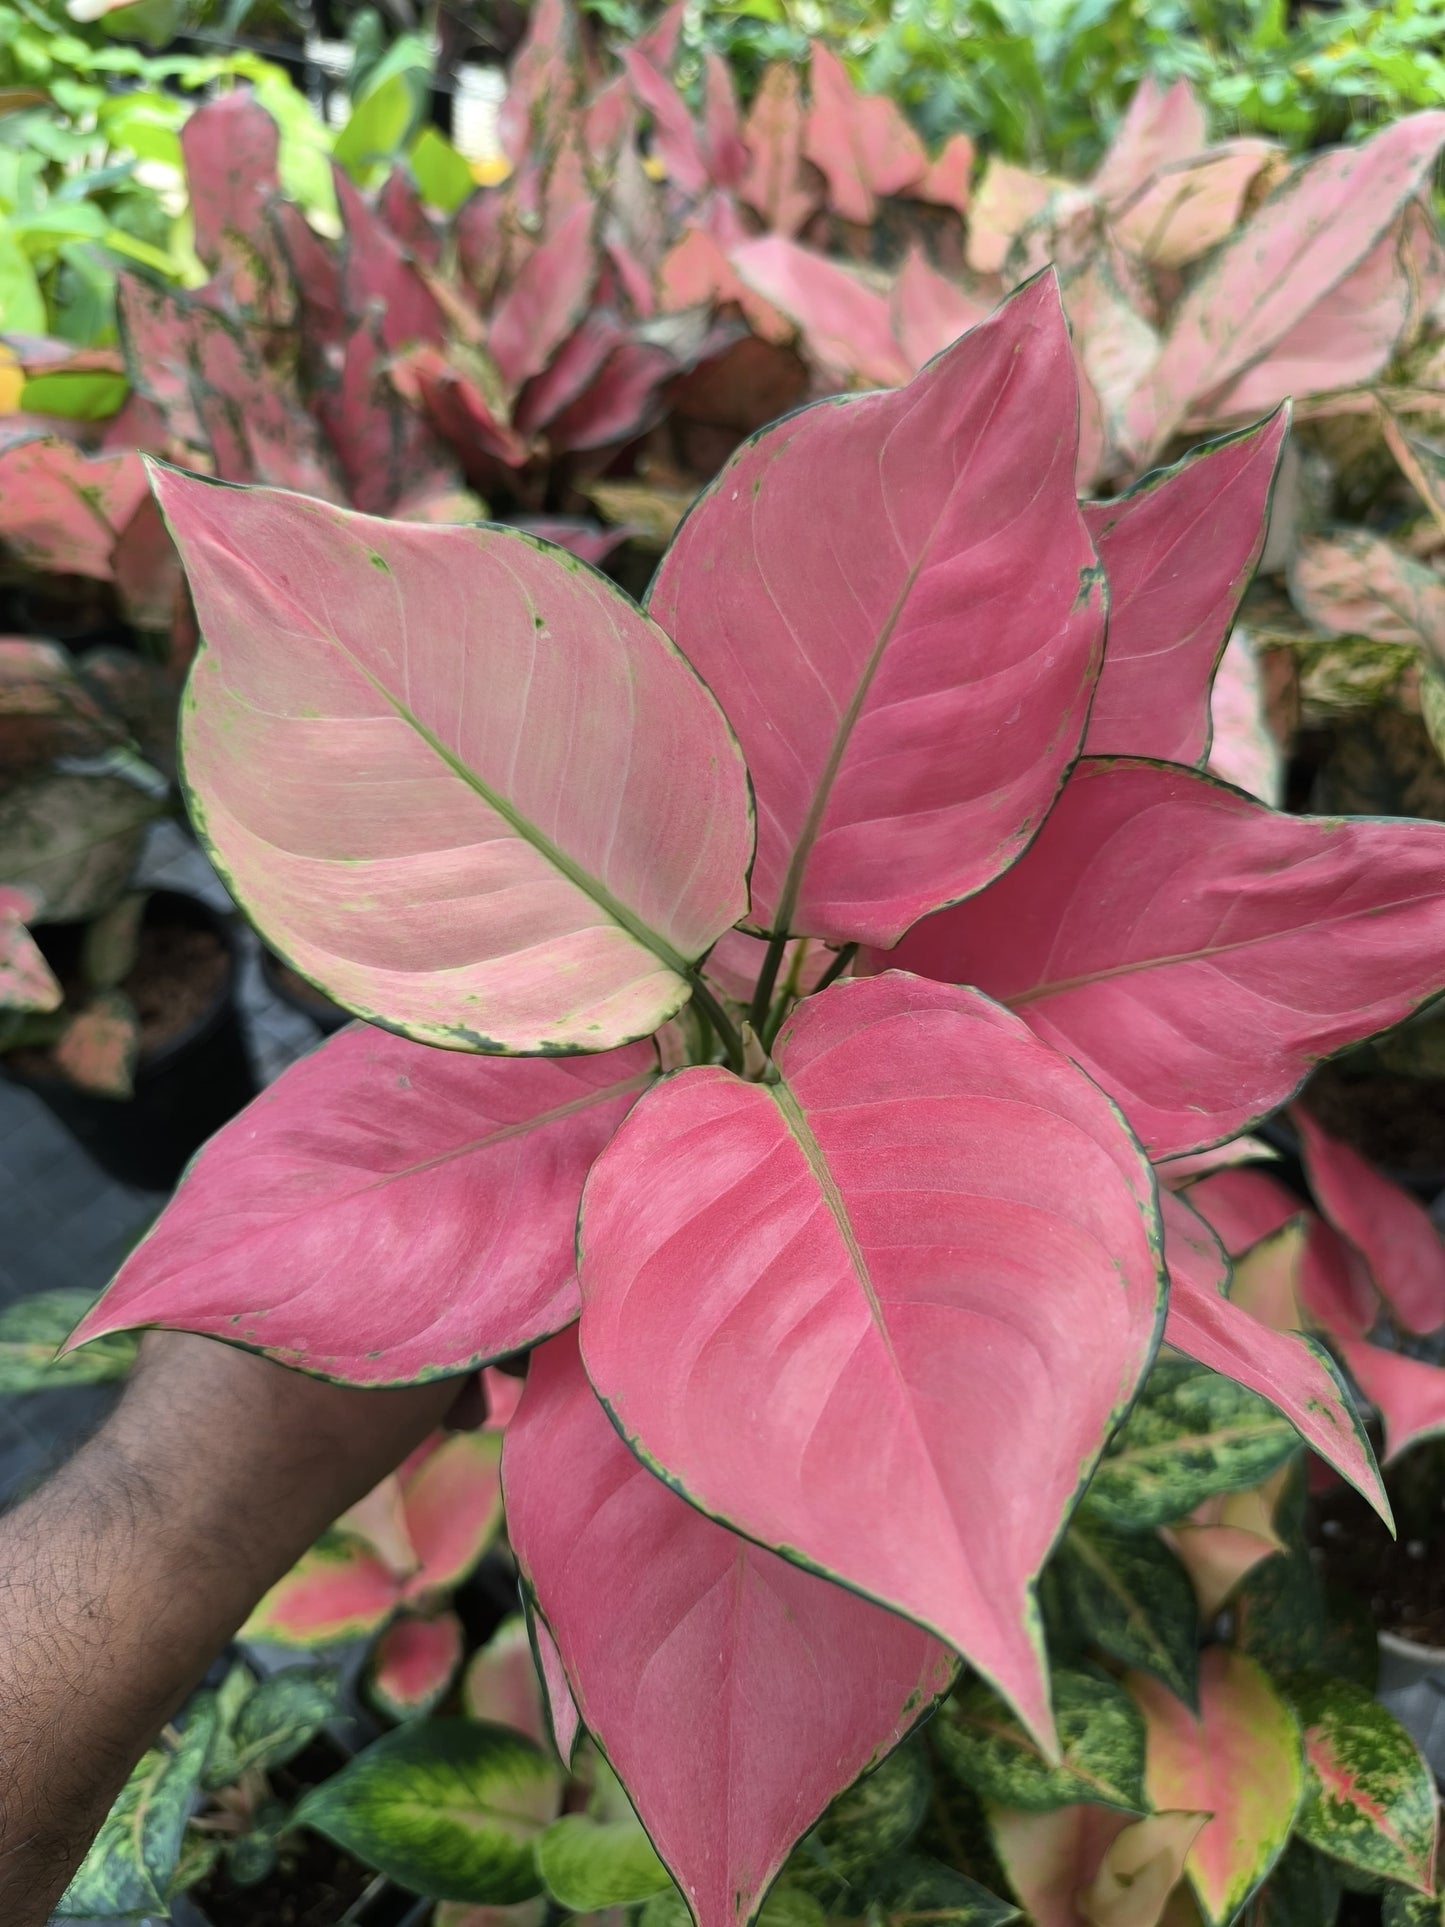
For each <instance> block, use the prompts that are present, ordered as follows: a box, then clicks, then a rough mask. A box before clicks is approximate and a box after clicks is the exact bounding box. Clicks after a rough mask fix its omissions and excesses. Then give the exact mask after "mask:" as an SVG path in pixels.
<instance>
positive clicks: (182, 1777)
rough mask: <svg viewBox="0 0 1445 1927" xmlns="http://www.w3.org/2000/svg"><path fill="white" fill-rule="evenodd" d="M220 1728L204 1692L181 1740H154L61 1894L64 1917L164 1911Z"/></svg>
mask: <svg viewBox="0 0 1445 1927" xmlns="http://www.w3.org/2000/svg"><path fill="white" fill-rule="evenodd" d="M215 1730H216V1702H215V1699H214V1696H213V1695H211V1694H202V1695H201V1696H200V1697H198V1698H197V1699H195V1700H193V1701H192V1703H191V1708H190V1713H189V1716H188V1718H187V1720H186V1728H185V1731H184V1733H182V1735H181V1738H180V1744H179V1745H178V1746H177V1747H176V1748H175V1749H174V1750H172V1749H171V1748H169V1747H164V1746H158V1747H153V1748H152V1749H151V1751H150V1752H149V1753H147V1754H146V1755H145V1757H144V1758H143V1759H142V1760H141V1761H140V1763H139V1765H138V1766H137V1767H136V1769H135V1771H134V1772H133V1773H132V1774H131V1776H130V1778H129V1779H128V1780H127V1781H126V1783H125V1785H124V1786H123V1787H122V1788H121V1791H120V1795H119V1797H118V1798H117V1800H116V1803H115V1805H114V1806H113V1807H112V1808H111V1810H110V1812H109V1813H108V1814H107V1815H106V1818H105V1821H104V1823H103V1825H102V1826H101V1829H100V1832H99V1833H98V1834H97V1835H96V1836H95V1841H94V1843H93V1845H92V1846H91V1849H90V1852H89V1853H88V1854H87V1855H86V1856H85V1859H84V1860H83V1861H82V1862H81V1865H80V1867H79V1869H78V1871H77V1873H76V1875H75V1878H74V1879H73V1880H72V1881H71V1883H70V1885H69V1886H68V1887H67V1888H66V1890H65V1893H64V1894H63V1895H62V1897H61V1900H60V1904H59V1906H58V1907H57V1908H56V1910H55V1911H56V1915H57V1917H58V1918H59V1919H61V1920H76V1919H80V1920H87V1919H91V1918H93V1917H95V1916H97V1915H98V1916H100V1917H102V1918H104V1917H106V1916H109V1917H111V1918H117V1917H118V1918H120V1919H135V1918H136V1917H137V1916H139V1915H143V1914H146V1913H149V1912H151V1911H152V1910H153V1909H158V1910H161V1911H164V1907H165V1898H166V1895H167V1894H168V1893H169V1892H170V1891H171V1887H172V1883H173V1882H174V1880H175V1877H176V1871H177V1867H178V1865H179V1862H180V1857H181V1842H182V1838H183V1836H184V1833H185V1827H186V1817H187V1815H188V1814H189V1812H190V1808H191V1801H192V1800H193V1799H194V1797H195V1793H196V1789H197V1787H198V1786H199V1785H200V1781H201V1773H202V1771H203V1769H204V1767H205V1764H206V1755H207V1753H208V1751H209V1750H210V1746H211V1741H212V1738H213V1736H214V1734H215Z"/></svg>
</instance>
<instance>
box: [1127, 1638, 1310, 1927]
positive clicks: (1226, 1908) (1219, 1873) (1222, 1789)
mask: <svg viewBox="0 0 1445 1927" xmlns="http://www.w3.org/2000/svg"><path fill="white" fill-rule="evenodd" d="M1129 1690H1130V1692H1131V1693H1132V1694H1133V1696H1134V1699H1135V1700H1136V1701H1137V1703H1138V1705H1139V1707H1140V1710H1141V1711H1142V1713H1143V1715H1144V1719H1145V1722H1146V1724H1147V1727H1148V1747H1147V1765H1146V1769H1145V1784H1146V1787H1147V1790H1148V1793H1149V1797H1150V1799H1151V1801H1152V1802H1153V1804H1154V1806H1155V1807H1156V1808H1158V1809H1163V1808H1171V1809H1179V1810H1187V1811H1192V1812H1195V1813H1209V1814H1211V1815H1212V1816H1213V1818H1212V1819H1211V1820H1210V1822H1209V1824H1208V1825H1207V1826H1206V1827H1205V1828H1204V1831H1203V1832H1202V1833H1201V1834H1200V1835H1199V1837H1198V1839H1197V1840H1196V1841H1195V1843H1194V1845H1193V1846H1192V1847H1191V1849H1190V1851H1189V1856H1188V1858H1187V1860H1186V1862H1185V1871H1186V1873H1187V1875H1188V1879H1189V1884H1190V1886H1191V1888H1192V1889H1193V1891H1194V1897H1195V1899H1196V1901H1197V1902H1198V1903H1199V1910H1200V1912H1201V1914H1202V1915H1203V1917H1204V1920H1205V1922H1206V1927H1229V1923H1230V1922H1232V1921H1233V1920H1234V1919H1235V1918H1236V1916H1237V1915H1238V1913H1239V1911H1240V1909H1241V1908H1242V1907H1243V1906H1244V1903H1245V1902H1246V1901H1247V1900H1248V1899H1249V1897H1250V1895H1251V1894H1252V1893H1253V1892H1254V1890H1255V1889H1256V1887H1258V1886H1259V1884H1260V1882H1261V1881H1262V1880H1263V1879H1264V1878H1265V1876H1266V1875H1267V1874H1268V1873H1269V1872H1270V1870H1271V1869H1272V1868H1273V1866H1274V1864H1275V1862H1276V1861H1277V1860H1278V1859H1279V1857H1280V1855H1281V1854H1282V1853H1283V1852H1284V1849H1285V1846H1286V1844H1287V1843H1288V1840H1289V1837H1290V1833H1291V1830H1292V1828H1293V1826H1294V1821H1295V1816H1296V1814H1297V1812H1298V1810H1299V1805H1300V1801H1301V1798H1302V1796H1303V1791H1304V1764H1303V1756H1302V1747H1301V1743H1300V1731H1299V1726H1298V1724H1297V1723H1296V1720H1295V1717H1294V1715H1293V1713H1292V1712H1291V1711H1290V1709H1289V1707H1288V1706H1287V1705H1286V1704H1285V1703H1284V1701H1283V1700H1281V1699H1280V1698H1279V1696H1278V1694H1277V1693H1276V1692H1275V1690H1274V1688H1273V1687H1272V1686H1271V1685H1270V1683H1269V1680H1268V1679H1267V1678H1266V1676H1265V1674H1264V1673H1263V1672H1262V1671H1261V1670H1260V1668H1259V1667H1258V1666H1256V1665H1255V1663H1254V1662H1253V1660H1250V1659H1246V1658H1245V1657H1244V1656H1243V1655H1242V1654H1240V1653H1233V1652H1230V1651H1229V1650H1228V1648H1227V1647H1223V1646H1213V1647H1211V1648H1210V1649H1209V1651H1208V1652H1206V1653H1205V1654H1204V1656H1203V1658H1202V1659H1201V1660H1200V1666H1199V1711H1198V1713H1197V1714H1195V1713H1191V1712H1190V1710H1189V1708H1188V1707H1187V1706H1185V1705H1184V1704H1183V1702H1182V1701H1180V1700H1177V1699H1175V1697H1174V1695H1173V1694H1172V1693H1170V1692H1169V1691H1168V1690H1167V1689H1166V1688H1165V1687H1163V1686H1161V1685H1160V1684H1159V1682H1158V1681H1157V1680H1154V1679H1151V1678H1149V1677H1148V1676H1147V1675H1144V1674H1134V1675H1131V1677H1130V1681H1129Z"/></svg>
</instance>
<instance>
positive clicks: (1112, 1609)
mask: <svg viewBox="0 0 1445 1927" xmlns="http://www.w3.org/2000/svg"><path fill="white" fill-rule="evenodd" d="M1054 1564H1055V1567H1056V1568H1057V1572H1058V1577H1059V1581H1060V1584H1061V1586H1062V1588H1063V1598H1064V1611H1065V1614H1066V1615H1067V1616H1068V1617H1069V1618H1071V1620H1072V1623H1073V1625H1074V1627H1075V1628H1076V1629H1077V1630H1079V1631H1081V1632H1082V1633H1083V1634H1084V1636H1085V1637H1086V1638H1087V1639H1088V1641H1089V1642H1090V1643H1091V1644H1093V1645H1095V1646H1097V1647H1098V1648H1099V1650H1100V1651H1101V1652H1104V1653H1107V1654H1108V1655H1109V1657H1110V1658H1111V1659H1117V1660H1119V1661H1120V1662H1121V1663H1122V1664H1123V1665H1125V1666H1135V1667H1138V1668H1140V1669H1141V1670H1142V1671H1144V1672H1146V1673H1153V1674H1154V1676H1155V1678H1156V1679H1161V1680H1163V1682H1164V1684H1165V1685H1166V1686H1167V1687H1168V1688H1169V1690H1170V1692H1172V1693H1173V1694H1174V1695H1175V1696H1176V1697H1177V1698H1178V1699H1182V1700H1185V1701H1187V1703H1188V1704H1189V1705H1191V1706H1192V1705H1193V1704H1194V1700H1195V1693H1196V1689H1197V1685H1198V1674H1199V1650H1198V1642H1199V1613H1198V1608H1197V1606H1196V1603H1195V1597H1194V1588H1193V1586H1192V1585H1191V1584H1190V1581H1189V1575H1188V1573H1187V1572H1186V1571H1185V1570H1184V1567H1183V1566H1182V1565H1181V1564H1180V1562H1179V1560H1178V1559H1177V1558H1176V1557H1175V1556H1174V1554H1173V1553H1172V1552H1171V1551H1170V1550H1169V1548H1168V1546H1166V1545H1165V1543H1164V1541H1163V1540H1162V1539H1160V1538H1159V1537H1158V1536H1157V1535H1156V1534H1155V1533H1152V1532H1142V1533H1138V1532H1117V1531H1115V1530H1114V1529H1113V1528H1112V1527H1110V1526H1107V1525H1105V1524H1104V1523H1103V1521H1102V1520H1100V1519H1098V1518H1093V1517H1089V1516H1088V1515H1087V1514H1081V1515H1079V1516H1078V1517H1076V1519H1075V1521H1074V1523H1073V1525H1072V1526H1071V1527H1070V1529H1069V1532H1068V1535H1067V1536H1066V1538H1065V1539H1064V1542H1063V1544H1062V1545H1061V1546H1060V1548H1059V1551H1058V1553H1057V1555H1056V1557H1055V1560H1054Z"/></svg>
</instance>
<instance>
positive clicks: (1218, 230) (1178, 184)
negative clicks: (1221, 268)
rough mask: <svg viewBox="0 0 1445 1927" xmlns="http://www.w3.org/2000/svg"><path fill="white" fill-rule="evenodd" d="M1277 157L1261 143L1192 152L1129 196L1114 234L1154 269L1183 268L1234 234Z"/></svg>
mask: <svg viewBox="0 0 1445 1927" xmlns="http://www.w3.org/2000/svg"><path fill="white" fill-rule="evenodd" d="M1278 154H1279V149H1278V148H1277V147H1276V146H1275V145H1274V144H1273V142H1271V141H1261V140H1237V141H1226V142H1225V143H1224V145H1223V146H1222V147H1212V148H1210V149H1208V150H1207V151H1206V152H1204V153H1200V152H1199V151H1198V150H1197V149H1192V150H1191V152H1190V154H1189V156H1188V157H1187V158H1181V159H1179V160H1178V161H1176V162H1175V163H1174V164H1173V165H1172V166H1170V167H1166V168H1163V169H1161V170H1160V171H1159V172H1158V173H1157V174H1155V175H1154V176H1153V177H1152V178H1151V179H1150V180H1149V181H1148V182H1146V183H1144V184H1143V185H1141V187H1140V188H1139V190H1138V191H1137V192H1136V193H1134V194H1133V195H1131V196H1130V198H1129V199H1128V200H1127V202H1126V203H1125V204H1124V205H1123V206H1122V207H1120V208H1119V209H1118V210H1117V212H1116V213H1115V215H1114V221H1113V227H1114V233H1115V235H1116V236H1117V238H1118V239H1119V241H1120V242H1121V243H1122V244H1123V246H1124V247H1126V248H1127V249H1128V250H1129V251H1130V253H1131V254H1136V255H1138V256H1139V257H1140V259H1141V260H1144V261H1148V262H1149V263H1150V264H1151V265H1152V266H1154V267H1156V268H1182V267H1185V266H1187V264H1188V263H1189V262H1191V261H1196V260H1198V259H1199V257H1200V256H1201V255H1203V254H1208V253H1209V252H1210V251H1211V249H1213V248H1217V247H1218V246H1219V244H1220V243H1221V242H1222V241H1225V240H1227V239H1228V238H1229V236H1230V235H1231V234H1232V233H1233V232H1234V229H1235V227H1236V226H1237V225H1238V223H1239V219H1240V214H1241V210H1242V209H1243V206H1244V199H1245V196H1246V194H1248V193H1249V191H1250V190H1251V188H1253V187H1254V185H1255V182H1256V181H1257V180H1258V178H1259V175H1260V174H1261V172H1262V171H1263V170H1264V169H1265V168H1267V167H1269V166H1270V165H1271V163H1272V162H1273V160H1274V159H1275V157H1276V156H1277V155H1278ZM1096 186H1097V183H1096Z"/></svg>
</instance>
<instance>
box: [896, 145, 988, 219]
mask: <svg viewBox="0 0 1445 1927" xmlns="http://www.w3.org/2000/svg"><path fill="white" fill-rule="evenodd" d="M973 159H974V148H973V142H972V141H971V140H970V139H969V137H968V135H967V134H950V135H949V137H948V139H947V140H946V141H945V142H944V143H943V146H942V147H941V148H940V149H939V151H938V153H937V155H936V156H935V157H934V159H933V160H931V161H930V162H929V163H928V166H927V168H926V170H925V171H924V173H923V175H922V176H921V177H920V178H919V179H918V180H916V181H915V182H913V184H912V185H911V186H910V187H909V188H908V189H907V192H908V193H909V194H910V195H911V196H912V198H913V199H914V200H915V201H932V202H933V203H935V205H937V206H939V207H951V208H953V209H954V210H955V212H956V213H959V214H964V215H966V214H967V213H968V204H969V198H970V194H971V190H972V182H973Z"/></svg>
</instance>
